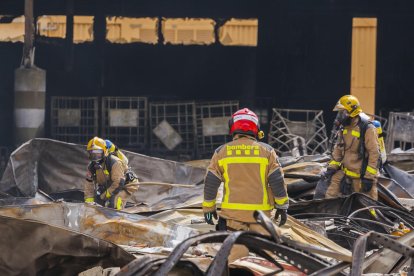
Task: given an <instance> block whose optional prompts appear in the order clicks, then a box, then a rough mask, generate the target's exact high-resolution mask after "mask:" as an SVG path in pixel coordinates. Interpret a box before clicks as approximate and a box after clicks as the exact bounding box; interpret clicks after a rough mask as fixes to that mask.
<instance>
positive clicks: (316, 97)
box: [257, 0, 414, 122]
mask: <svg viewBox="0 0 414 276" xmlns="http://www.w3.org/2000/svg"><path fill="white" fill-rule="evenodd" d="M413 14H414V3H413V2H412V1H405V0H404V1H394V2H393V3H392V4H391V3H390V2H388V1H370V0H366V1H343V0H337V1H327V0H317V1H306V0H296V1H267V2H266V7H265V8H264V9H262V13H261V14H260V15H259V18H260V19H259V43H258V57H257V58H258V63H257V68H258V70H257V88H258V89H257V95H260V96H271V97H274V98H275V104H276V105H277V106H280V107H283V108H308V109H323V110H324V111H325V116H326V118H328V122H330V121H331V119H332V112H331V109H332V106H333V105H334V103H335V102H336V101H337V99H338V98H339V97H340V96H341V95H343V94H344V93H348V92H349V90H350V75H351V50H352V49H351V45H352V18H353V17H377V18H378V27H377V77H376V95H377V97H376V109H377V113H378V112H379V111H382V110H393V109H394V110H395V109H398V110H404V111H409V110H413V105H412V102H413V101H414V93H412V92H411V91H412V89H413V87H414V81H413V78H412V77H411V75H412V74H413V69H414V68H413V66H414V55H413V54H412V51H411V48H412V46H411V45H413V43H414V34H413V32H412V31H411V30H412V29H413V24H414V17H413V16H412V15H413Z"/></svg>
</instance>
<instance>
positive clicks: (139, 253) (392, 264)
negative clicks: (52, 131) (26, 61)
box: [0, 139, 414, 276]
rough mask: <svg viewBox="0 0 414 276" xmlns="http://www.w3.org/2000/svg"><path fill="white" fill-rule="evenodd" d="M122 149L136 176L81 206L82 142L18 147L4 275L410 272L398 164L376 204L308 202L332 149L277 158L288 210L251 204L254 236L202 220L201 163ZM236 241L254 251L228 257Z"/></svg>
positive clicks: (408, 226)
mask: <svg viewBox="0 0 414 276" xmlns="http://www.w3.org/2000/svg"><path fill="white" fill-rule="evenodd" d="M126 155H127V157H128V159H129V164H130V166H131V167H132V168H133V169H134V171H135V172H136V173H137V175H138V176H139V180H140V182H141V185H140V188H139V190H138V192H136V193H135V194H134V195H133V196H132V197H131V200H130V202H129V203H128V205H127V208H125V209H124V210H123V211H117V210H114V209H108V208H104V207H100V206H91V205H87V204H84V203H83V192H82V190H83V179H84V176H85V172H86V167H87V162H88V158H87V156H86V152H85V150H84V146H81V145H75V144H68V143H63V142H58V141H54V140H48V139H35V140H31V141H29V142H27V143H25V144H24V145H22V146H21V147H20V148H19V149H17V150H16V151H15V152H14V153H13V154H12V155H11V157H10V160H9V162H8V165H7V168H6V170H5V173H4V175H3V178H2V180H1V181H0V191H1V193H0V220H1V222H0V228H1V235H0V240H1V246H2V250H1V251H0V252H1V253H0V274H2V275H17V274H24V275H39V274H40V275H76V274H81V275H85V276H86V275H115V274H117V275H167V274H171V275H225V274H226V273H229V274H230V275H274V274H277V275H348V274H350V275H361V274H362V273H382V274H393V273H394V274H395V275H399V274H401V275H403V274H404V273H406V272H408V275H411V274H412V273H413V268H414V267H413V266H412V265H411V261H412V258H413V257H414V249H413V248H412V245H413V244H414V232H412V229H414V214H413V213H412V212H411V206H412V205H413V204H412V202H413V198H414V197H413V196H414V186H413V185H412V183H413V176H412V175H411V174H409V173H407V172H406V171H404V170H402V169H398V168H397V167H396V166H393V165H391V164H387V165H386V166H385V168H384V172H383V175H382V176H381V178H380V180H379V182H380V184H379V185H378V186H379V201H375V200H372V199H371V198H369V197H366V196H364V195H362V194H352V195H350V196H348V197H340V198H334V199H319V200H313V194H314V191H315V187H316V183H317V182H318V180H319V178H320V175H321V172H322V171H323V170H324V168H325V166H326V161H328V159H329V158H328V157H327V156H324V155H315V156H305V157H298V158H293V157H283V158H281V160H280V161H281V163H282V166H283V167H284V171H285V177H286V182H287V184H288V193H289V195H290V198H291V201H292V202H291V204H290V208H289V211H288V213H289V219H288V222H287V224H286V225H284V226H283V227H278V226H277V224H275V223H273V221H271V220H270V219H269V218H267V217H266V216H264V215H263V214H262V213H261V212H256V214H255V216H256V220H257V221H258V222H259V223H260V224H261V225H262V226H263V227H264V228H265V229H266V230H267V231H268V235H260V234H258V233H254V232H244V231H239V232H216V231H213V227H212V226H211V225H208V224H206V223H204V218H203V214H202V210H201V203H202V200H203V178H204V174H205V165H206V162H191V163H189V164H184V163H177V162H173V161H168V160H163V159H158V158H152V157H148V156H144V155H140V154H136V153H130V152H126ZM397 159H398V158H396V159H395V160H397ZM394 165H397V166H398V167H404V166H400V164H398V162H397V161H396V163H395V164H394ZM219 197H220V196H219ZM372 210H375V213H374V214H373V212H372ZM237 244H239V245H244V246H246V247H247V248H248V249H249V251H250V255H249V256H246V257H243V258H241V259H238V260H236V261H233V262H231V263H229V262H228V261H227V257H228V256H229V254H230V251H231V249H232V248H233V246H234V245H237Z"/></svg>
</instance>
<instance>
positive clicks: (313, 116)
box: [269, 108, 328, 156]
mask: <svg viewBox="0 0 414 276" xmlns="http://www.w3.org/2000/svg"><path fill="white" fill-rule="evenodd" d="M269 144H270V145H272V146H273V147H274V148H275V150H276V152H277V154H278V155H280V156H286V155H292V156H303V155H308V154H318V153H319V154H320V153H324V152H326V150H327V149H328V137H327V135H326V126H325V123H324V120H323V111H322V110H302V109H277V108H273V115H272V120H271V122H270V130H269Z"/></svg>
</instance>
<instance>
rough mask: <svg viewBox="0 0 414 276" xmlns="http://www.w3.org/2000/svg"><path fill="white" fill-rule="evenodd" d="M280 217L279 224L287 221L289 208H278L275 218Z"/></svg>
mask: <svg viewBox="0 0 414 276" xmlns="http://www.w3.org/2000/svg"><path fill="white" fill-rule="evenodd" d="M279 217H280V222H279V226H282V225H284V224H285V223H286V221H287V210H286V209H276V214H275V220H278V219H279Z"/></svg>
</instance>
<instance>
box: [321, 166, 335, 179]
mask: <svg viewBox="0 0 414 276" xmlns="http://www.w3.org/2000/svg"><path fill="white" fill-rule="evenodd" d="M335 173H336V170H335V169H334V168H330V167H328V169H326V172H325V173H324V174H323V175H322V176H321V178H322V179H323V180H326V179H329V178H331V177H332V176H333V175H334V174H335Z"/></svg>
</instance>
